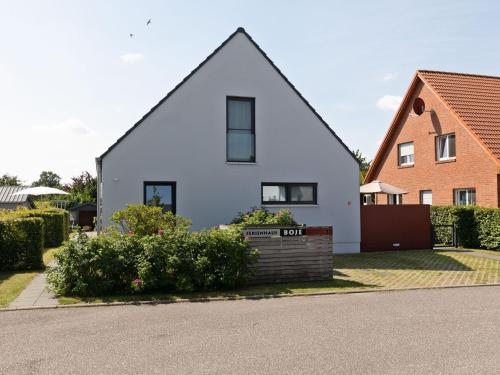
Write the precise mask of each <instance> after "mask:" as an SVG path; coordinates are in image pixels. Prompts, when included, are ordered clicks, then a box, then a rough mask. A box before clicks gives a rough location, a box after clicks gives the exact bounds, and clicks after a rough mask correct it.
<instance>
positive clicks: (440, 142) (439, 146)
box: [436, 134, 456, 160]
mask: <svg viewBox="0 0 500 375" xmlns="http://www.w3.org/2000/svg"><path fill="white" fill-rule="evenodd" d="M436 152H437V160H451V159H455V156H456V148H455V134H446V135H440V136H439V137H436Z"/></svg>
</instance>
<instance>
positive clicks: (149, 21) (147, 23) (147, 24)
mask: <svg viewBox="0 0 500 375" xmlns="http://www.w3.org/2000/svg"><path fill="white" fill-rule="evenodd" d="M150 23H151V18H150V19H149V20H148V22H146V26H149V24H150Z"/></svg>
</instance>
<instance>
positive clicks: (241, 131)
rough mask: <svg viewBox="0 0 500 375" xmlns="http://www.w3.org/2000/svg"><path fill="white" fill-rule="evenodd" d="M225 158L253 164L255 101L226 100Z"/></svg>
mask: <svg viewBox="0 0 500 375" xmlns="http://www.w3.org/2000/svg"><path fill="white" fill-rule="evenodd" d="M226 133H227V134H226V158H227V161H234V162H247V163H248V162H249V163H253V162H255V99H254V98H240V97H234V96H228V97H227V98H226Z"/></svg>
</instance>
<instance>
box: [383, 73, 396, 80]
mask: <svg viewBox="0 0 500 375" xmlns="http://www.w3.org/2000/svg"><path fill="white" fill-rule="evenodd" d="M397 76H398V75H397V74H396V73H387V74H386V75H385V76H383V77H382V80H383V81H386V82H388V81H392V80H393V79H394V78H396V77H397Z"/></svg>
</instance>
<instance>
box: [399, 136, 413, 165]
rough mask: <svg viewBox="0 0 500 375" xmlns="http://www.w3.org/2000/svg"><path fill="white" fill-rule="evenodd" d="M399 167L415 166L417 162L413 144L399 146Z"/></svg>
mask: <svg viewBox="0 0 500 375" xmlns="http://www.w3.org/2000/svg"><path fill="white" fill-rule="evenodd" d="M398 155H399V158H398V159H399V160H398V161H399V165H400V166H406V165H413V164H414V162H415V151H414V146H413V142H407V143H401V144H399V145H398Z"/></svg>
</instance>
